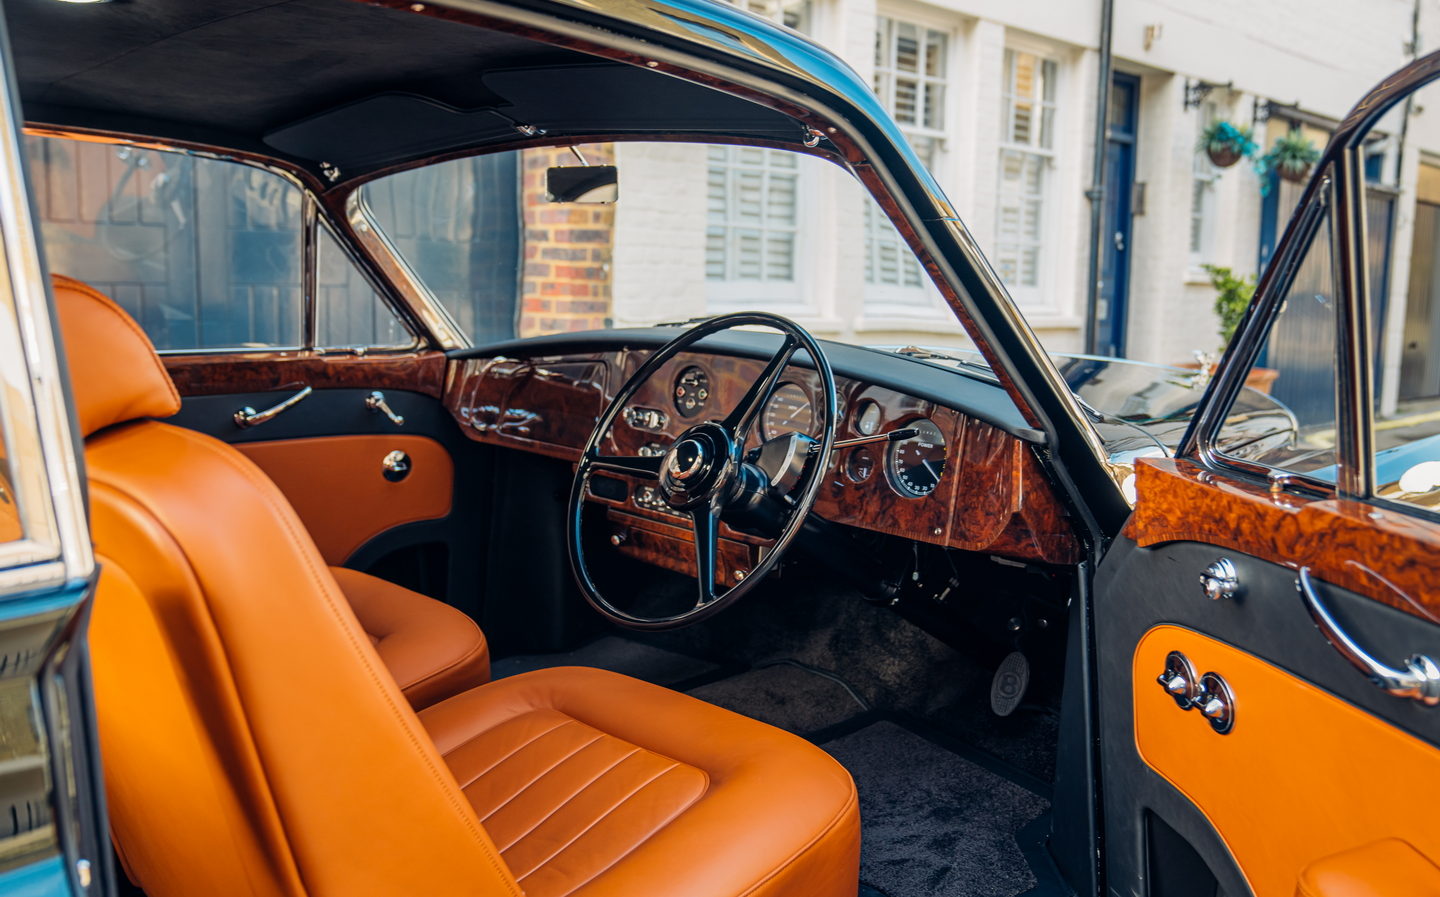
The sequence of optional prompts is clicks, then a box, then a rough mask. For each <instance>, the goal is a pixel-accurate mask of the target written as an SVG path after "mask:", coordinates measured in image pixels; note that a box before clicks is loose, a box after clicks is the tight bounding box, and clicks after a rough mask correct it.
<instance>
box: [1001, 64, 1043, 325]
mask: <svg viewBox="0 0 1440 897" xmlns="http://www.w3.org/2000/svg"><path fill="white" fill-rule="evenodd" d="M1058 70H1059V66H1058V65H1057V63H1056V62H1055V61H1054V60H1052V59H1046V58H1044V57H1042V56H1037V55H1035V54H1034V53H1026V52H1022V51H1019V50H1006V51H1005V79H1004V96H1003V97H1002V100H1003V102H1002V112H1001V114H1002V119H1001V136H1000V141H1001V142H1000V179H999V195H998V197H997V199H998V206H999V209H998V215H997V225H996V231H997V233H996V242H995V267H996V270H997V271H998V272H999V273H1000V276H1001V277H1002V278H1003V279H1004V280H1005V283H1006V285H1007V286H1009V287H1010V288H1011V289H1012V290H1013V291H1014V292H1015V294H1016V298H1017V300H1019V301H1021V302H1022V303H1030V304H1034V303H1036V302H1038V301H1040V300H1039V295H1038V294H1039V290H1040V287H1041V286H1042V277H1043V273H1044V265H1045V264H1046V260H1045V258H1044V252H1045V231H1046V216H1047V214H1048V213H1047V210H1046V205H1047V202H1048V200H1049V184H1050V179H1051V169H1052V167H1053V165H1054V156H1055V154H1054V144H1055V109H1056V104H1055V95H1056V79H1057V77H1058Z"/></svg>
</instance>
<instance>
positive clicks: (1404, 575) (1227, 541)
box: [1124, 459, 1440, 623]
mask: <svg viewBox="0 0 1440 897" xmlns="http://www.w3.org/2000/svg"><path fill="white" fill-rule="evenodd" d="M1135 474H1136V482H1135V488H1136V493H1137V495H1138V496H1139V500H1138V501H1137V503H1136V505H1135V513H1134V514H1133V515H1132V516H1131V518H1130V521H1129V522H1128V523H1127V524H1126V525H1125V530H1124V534H1125V535H1126V536H1127V537H1128V538H1131V539H1133V540H1135V542H1137V543H1138V544H1139V545H1141V546H1142V547H1149V546H1152V545H1159V544H1162V543H1165V542H1182V541H1183V542H1205V543H1208V544H1211V545H1215V546H1217V547H1219V548H1229V549H1232V550H1234V551H1243V552H1244V553H1246V554H1250V555H1254V556H1255V557H1258V558H1261V559H1263V560H1267V561H1272V562H1274V563H1277V564H1283V565H1284V566H1287V567H1291V568H1299V567H1302V566H1306V567H1309V568H1310V569H1311V570H1312V571H1313V572H1314V574H1315V576H1316V577H1317V578H1319V579H1322V580H1324V581H1326V582H1329V583H1332V584H1334V585H1337V586H1340V587H1341V588H1345V589H1349V590H1351V591H1352V592H1357V593H1359V594H1361V595H1366V596H1368V597H1370V598H1374V599H1375V600H1376V601H1380V602H1382V603H1384V604H1388V605H1390V606H1392V607H1395V608H1398V609H1399V610H1403V611H1405V612H1406V613H1410V614H1414V615H1415V616H1418V617H1421V618H1423V619H1426V620H1430V621H1432V622H1436V623H1440V592H1437V591H1436V590H1435V585H1434V584H1435V583H1436V582H1437V581H1440V524H1435V523H1432V522H1430V521H1427V520H1421V519H1418V518H1415V517H1410V516H1407V515H1405V514H1401V513H1399V512H1396V511H1392V510H1384V509H1381V508H1378V507H1376V506H1374V505H1370V504H1366V503H1364V502H1359V501H1353V500H1349V499H1335V498H1313V499H1311V498H1304V497H1301V496H1296V495H1291V494H1288V493H1283V492H1282V493H1279V494H1271V493H1270V492H1269V491H1268V490H1267V489H1265V488H1264V487H1262V486H1259V485H1256V484H1251V483H1247V482H1242V481H1239V480H1236V479H1233V478H1231V477H1228V476H1224V475H1221V474H1217V473H1215V472H1213V471H1210V470H1206V469H1205V468H1203V467H1200V466H1199V465H1198V464H1195V463H1193V462H1190V461H1171V460H1163V461H1162V460H1158V459H1145V460H1142V461H1140V463H1138V464H1137V465H1136V466H1135Z"/></svg>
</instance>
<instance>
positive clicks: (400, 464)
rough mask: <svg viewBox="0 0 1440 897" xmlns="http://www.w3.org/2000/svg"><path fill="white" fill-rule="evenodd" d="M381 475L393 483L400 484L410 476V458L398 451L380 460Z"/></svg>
mask: <svg viewBox="0 0 1440 897" xmlns="http://www.w3.org/2000/svg"><path fill="white" fill-rule="evenodd" d="M380 473H381V475H382V476H384V477H385V479H387V480H389V481H390V482H392V483H398V482H400V481H401V480H403V479H405V478H406V477H408V476H409V475H410V456H409V455H407V454H405V453H404V452H402V451H400V450H399V449H396V450H395V451H393V452H391V453H390V454H388V455H386V456H385V457H384V458H381V459H380Z"/></svg>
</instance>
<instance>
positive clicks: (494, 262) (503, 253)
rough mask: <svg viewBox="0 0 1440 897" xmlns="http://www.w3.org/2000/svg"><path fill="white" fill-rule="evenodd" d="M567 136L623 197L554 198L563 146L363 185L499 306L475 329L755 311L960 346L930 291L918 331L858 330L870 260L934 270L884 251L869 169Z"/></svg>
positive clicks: (420, 254)
mask: <svg viewBox="0 0 1440 897" xmlns="http://www.w3.org/2000/svg"><path fill="white" fill-rule="evenodd" d="M575 149H576V150H578V151H579V153H580V155H582V156H583V157H584V158H585V160H586V161H587V162H588V163H590V164H606V165H611V164H613V165H614V166H615V167H616V168H617V170H618V175H619V187H618V199H617V200H616V201H615V202H614V203H609V204H591V203H561V202H553V201H549V200H548V199H547V198H546V191H545V189H544V185H545V175H546V169H548V168H550V167H552V166H574V165H578V164H579V159H577V157H576V154H575V152H573V151H572V149H571V147H569V146H552V147H534V148H526V149H524V150H518V151H510V152H504V153H497V154H495V155H493V156H486V157H479V158H478V159H468V160H460V161H450V162H442V163H438V164H436V165H434V166H432V167H430V168H426V169H417V170H413V171H409V172H401V173H396V174H393V175H389V176H387V177H384V178H380V179H377V180H376V181H372V182H370V183H368V184H366V185H365V186H364V187H363V188H362V189H363V191H364V192H363V195H362V198H363V199H364V200H365V202H366V204H367V205H368V206H369V207H370V208H371V210H372V213H373V216H374V219H375V223H376V226H377V230H378V231H379V232H380V233H381V234H382V235H383V236H385V237H386V238H388V239H389V241H390V242H391V243H392V244H393V245H394V246H395V248H396V249H397V251H398V253H399V254H400V256H401V257H402V258H403V259H404V260H405V261H407V262H408V263H409V266H410V268H411V269H412V270H413V271H414V272H415V273H416V275H417V276H418V277H419V278H420V280H421V281H422V282H423V283H424V284H425V285H426V286H427V287H428V288H429V290H430V291H431V292H432V293H434V294H435V295H436V296H437V297H438V298H439V299H440V301H441V302H442V303H443V304H445V305H446V306H447V308H448V309H449V310H450V311H451V313H452V316H453V317H455V318H456V319H457V320H459V321H461V322H470V323H471V325H472V326H473V322H475V321H478V320H481V318H480V315H481V314H487V315H491V316H492V319H493V318H499V317H500V316H501V315H504V317H503V319H501V320H498V321H497V325H498V326H496V327H494V328H492V330H491V331H490V334H489V335H488V336H487V334H486V332H485V331H484V330H483V329H480V328H476V329H474V330H472V331H471V337H472V338H473V339H474V340H475V342H476V343H477V344H483V343H484V342H485V341H487V339H491V340H493V339H506V338H510V337H511V336H515V335H519V336H532V335H537V334H545V333H558V332H565V331H575V330H590V329H598V328H605V327H611V326H617V327H630V326H648V325H653V324H658V323H665V322H676V321H685V320H688V319H690V318H695V317H701V316H704V315H711V314H717V313H721V312H726V311H738V310H760V311H772V312H777V313H780V314H784V315H788V316H792V317H796V318H799V319H801V320H803V321H804V322H805V323H806V325H807V326H810V327H811V328H812V329H813V331H814V332H815V333H817V334H819V335H822V336H824V337H826V338H831V339H838V340H842V341H847V342H852V343H857V344H861V345H867V344H868V345H874V344H883V345H897V344H898V345H908V344H912V343H913V344H916V345H927V346H937V347H943V346H965V345H968V339H967V338H966V337H965V336H964V334H963V331H962V330H961V329H960V327H959V325H958V323H956V322H955V321H954V319H953V317H942V316H941V315H940V314H939V313H938V311H944V310H945V309H944V307H943V306H940V305H939V304H938V303H937V304H936V306H935V309H936V310H937V313H931V309H928V308H927V310H926V312H927V314H926V315H925V316H921V315H914V316H912V319H913V320H914V321H915V322H916V323H915V324H914V325H913V326H912V327H911V328H910V329H909V330H908V331H907V330H906V329H904V325H905V324H907V323H908V320H909V319H907V320H904V321H901V322H900V324H899V325H896V326H894V327H893V329H888V330H880V329H876V330H870V331H859V330H858V329H857V327H856V325H855V321H856V319H857V318H858V317H859V315H858V314H857V312H858V310H859V309H860V308H861V306H862V304H863V303H864V302H865V300H866V297H867V296H869V295H870V294H869V292H868V290H869V288H870V285H869V284H867V283H866V276H865V275H866V270H867V268H869V269H871V270H872V271H873V270H876V269H879V270H882V271H884V272H885V275H884V276H886V277H890V278H892V279H895V280H897V281H899V283H901V284H902V285H904V284H906V283H909V284H911V285H912V286H911V289H919V288H920V287H921V285H923V286H924V288H925V289H929V290H933V287H930V286H929V280H928V276H927V275H926V274H925V273H924V272H923V271H921V270H920V269H919V266H918V265H915V267H914V269H913V270H914V271H915V273H914V274H913V275H904V274H903V272H904V271H905V270H907V269H906V268H905V266H906V265H914V260H913V253H911V251H910V248H909V247H908V246H905V245H903V244H899V245H897V246H896V247H895V248H894V250H893V251H892V252H889V253H884V252H880V251H879V250H877V249H876V247H875V244H873V243H872V242H870V241H869V240H868V238H867V236H868V235H867V229H866V228H865V226H864V222H865V221H867V220H868V218H869V216H874V217H876V218H878V220H879V221H882V222H884V223H885V226H886V227H887V228H891V230H892V232H893V227H891V225H890V224H889V220H888V219H887V218H886V217H885V216H884V213H883V212H882V211H880V210H879V208H878V207H877V206H876V204H875V203H874V200H873V199H872V198H871V197H870V196H869V194H868V193H866V192H865V190H864V189H863V187H862V186H861V185H860V183H859V182H858V181H857V180H856V179H855V178H854V177H853V176H852V175H851V174H850V173H849V172H846V171H845V170H844V169H842V168H840V167H839V166H837V165H835V164H833V163H831V162H829V161H827V160H825V159H822V158H817V157H815V156H812V155H809V154H805V153H795V152H786V151H783V150H777V149H770V148H766V147H743V146H733V145H712V144H703V143H684V142H680V141H623V142H617V143H607V144H584V145H581V146H578V147H576V148H575ZM507 172H508V177H509V178H510V181H509V183H508V184H507V183H506V177H507V175H506V173H507ZM491 204H494V206H495V208H491V207H490V205H491ZM487 229H488V230H487ZM907 277H908V278H909V279H908V280H907V279H906V278H907ZM919 278H925V279H924V280H919ZM497 309H498V310H503V311H498V312H497V311H496V310H497ZM898 317H900V316H897V318H898ZM885 323H886V326H887V327H889V326H891V325H892V324H893V319H892V320H887V321H886V322H885ZM942 326H944V327H947V328H948V329H942ZM876 334H883V336H880V337H878V338H877V336H876ZM901 341H904V342H901Z"/></svg>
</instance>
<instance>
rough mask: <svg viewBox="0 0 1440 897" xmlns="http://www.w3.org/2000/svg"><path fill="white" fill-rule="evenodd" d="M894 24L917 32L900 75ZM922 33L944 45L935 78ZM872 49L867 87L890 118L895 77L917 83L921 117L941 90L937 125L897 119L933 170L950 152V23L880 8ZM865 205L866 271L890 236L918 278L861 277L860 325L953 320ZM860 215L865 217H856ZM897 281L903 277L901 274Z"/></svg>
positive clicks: (880, 215)
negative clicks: (913, 62) (911, 63)
mask: <svg viewBox="0 0 1440 897" xmlns="http://www.w3.org/2000/svg"><path fill="white" fill-rule="evenodd" d="M898 25H910V26H913V27H914V28H916V29H917V31H918V32H919V45H920V53H921V57H920V62H919V64H918V65H917V67H916V68H917V69H918V71H916V72H900V71H898V70H897V69H896V68H895V65H894V61H895V56H896V53H895V31H896V26H898ZM928 32H934V33H935V34H938V35H940V37H941V38H942V39H943V41H944V47H945V50H944V53H945V58H944V60H943V61H942V64H941V66H940V70H939V74H936V75H927V74H925V56H924V54H925V53H927V52H928V40H927V39H928V37H929V34H928ZM875 45H876V49H877V56H881V55H882V54H880V52H879V50H880V48H881V47H883V48H884V53H883V58H877V59H876V60H875V75H874V78H873V81H872V83H873V84H874V87H875V92H876V95H877V96H878V97H879V98H880V103H881V105H883V106H884V107H885V108H886V109H887V110H888V111H889V112H890V113H891V114H892V115H894V114H895V83H896V80H897V78H898V77H902V76H903V77H905V78H913V79H915V80H916V81H917V82H918V83H919V85H920V90H921V93H920V94H919V95H918V96H917V97H916V104H917V105H916V111H917V113H918V114H919V116H920V117H922V118H923V116H924V111H925V107H926V103H925V100H926V98H927V97H928V95H929V92H930V90H931V89H932V88H934V87H939V88H940V90H941V98H940V102H939V104H938V105H937V107H936V108H937V112H938V114H939V116H940V122H939V125H938V126H935V125H932V124H929V123H925V122H919V123H904V122H900V121H899V120H898V118H897V120H896V121H897V124H899V127H900V131H901V133H903V134H904V135H905V137H906V139H908V140H909V141H910V143H911V145H912V146H913V147H915V148H916V155H918V156H920V157H921V158H922V159H923V158H924V154H923V153H921V152H920V150H919V147H920V146H921V143H922V141H929V142H930V146H931V153H930V159H929V160H928V163H927V165H928V167H929V169H930V170H931V172H932V173H933V172H938V171H940V170H941V168H942V167H943V166H944V165H945V163H946V162H947V161H948V156H949V153H950V145H949V139H950V138H949V132H948V131H947V125H948V124H949V123H952V122H953V121H954V119H955V109H954V105H955V103H954V100H955V91H956V88H957V86H958V79H957V78H956V69H957V58H958V56H959V53H958V50H959V49H960V48H961V46H962V42H961V40H960V35H959V34H958V33H957V30H956V28H955V25H954V22H953V20H952V21H951V22H945V21H943V20H942V19H941V18H940V17H938V16H934V15H925V14H924V13H923V12H919V11H916V10H912V9H894V8H889V7H881V8H879V9H877V10H876V14H875ZM867 201H870V202H871V203H872V208H870V210H869V212H868V214H869V215H871V216H875V217H872V218H870V219H869V220H868V221H867V222H866V223H864V224H862V234H863V239H864V247H863V250H862V251H863V252H864V253H865V255H866V263H867V264H866V269H867V271H869V270H874V269H873V267H872V266H874V265H876V264H877V254H878V251H879V249H878V241H879V240H885V239H890V238H891V236H892V235H893V238H894V239H895V241H896V242H895V245H896V248H897V250H898V251H899V252H901V253H903V254H904V255H905V256H907V257H908V258H909V259H911V260H912V261H911V262H908V263H907V262H906V261H905V260H903V259H902V261H901V262H900V264H901V266H902V267H903V266H905V265H907V264H913V265H914V266H915V271H916V273H917V274H918V278H919V282H918V283H917V284H914V285H907V284H905V283H898V284H890V283H882V282H880V281H878V280H871V279H870V277H869V276H868V275H867V276H866V277H865V280H864V288H863V300H862V308H863V309H864V313H865V319H866V322H869V323H875V322H879V321H885V322H887V324H886V326H887V327H889V326H894V325H895V324H896V323H897V322H902V323H903V322H906V321H910V320H915V321H925V322H934V321H945V320H949V319H951V318H952V317H953V315H952V313H951V312H950V310H949V307H948V306H947V305H946V304H945V303H944V301H943V300H942V299H941V297H940V291H939V290H938V289H937V288H936V286H935V283H934V281H933V280H932V279H931V278H930V274H929V272H928V271H926V270H925V268H924V266H923V265H921V264H920V260H919V259H918V258H916V257H915V253H914V250H912V249H911V248H910V244H909V243H907V242H906V241H905V238H904V237H902V236H900V235H899V234H898V233H897V232H895V231H894V230H893V229H892V228H893V222H891V221H890V220H889V218H888V217H886V215H885V213H884V212H883V211H882V210H881V209H880V208H879V207H878V206H873V199H871V198H870V197H868V196H867ZM862 214H866V213H862ZM901 279H902V281H903V280H904V275H903V273H902V276H901Z"/></svg>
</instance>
